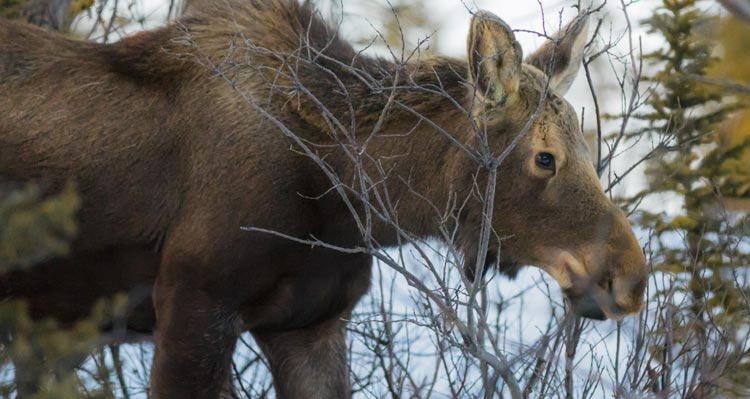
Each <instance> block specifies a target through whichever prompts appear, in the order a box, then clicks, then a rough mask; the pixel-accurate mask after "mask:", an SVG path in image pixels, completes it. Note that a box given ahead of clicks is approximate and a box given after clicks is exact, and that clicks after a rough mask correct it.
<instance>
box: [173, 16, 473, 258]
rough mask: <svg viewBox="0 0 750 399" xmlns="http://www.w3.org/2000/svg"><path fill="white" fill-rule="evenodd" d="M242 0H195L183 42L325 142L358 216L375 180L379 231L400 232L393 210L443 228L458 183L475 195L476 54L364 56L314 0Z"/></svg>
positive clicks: (423, 227) (316, 143) (389, 241)
mask: <svg viewBox="0 0 750 399" xmlns="http://www.w3.org/2000/svg"><path fill="white" fill-rule="evenodd" d="M279 4H281V2H280V3H279ZM298 6H299V4H298V3H296V2H290V3H288V4H285V5H284V7H291V8H295V7H298ZM234 7H235V8H236V7H241V8H245V7H247V9H246V10H245V12H244V13H243V12H239V11H237V10H234V12H232V13H227V11H226V10H223V9H221V8H206V9H205V10H197V11H195V12H193V13H192V14H193V16H191V17H189V18H188V19H186V20H185V21H184V23H185V25H186V27H187V29H185V30H184V31H183V33H184V32H187V35H189V36H190V37H189V40H182V42H183V43H188V47H189V48H188V49H187V50H185V51H184V52H188V53H195V54H196V58H199V59H201V62H202V63H204V64H205V63H213V64H214V65H224V66H226V67H227V68H226V69H225V70H224V71H219V73H222V74H224V77H226V78H228V79H229V80H232V81H233V82H234V83H233V84H235V85H236V87H233V90H236V89H237V88H239V90H241V91H242V92H244V93H245V94H246V95H247V94H248V93H249V96H250V97H253V98H254V99H255V101H257V102H259V103H261V102H262V103H263V104H262V106H263V107H267V110H268V111H269V113H271V114H273V115H275V116H276V117H277V118H278V119H279V120H281V121H283V122H284V123H288V124H290V126H293V127H294V128H295V130H294V134H297V135H299V136H300V138H301V139H302V141H303V142H305V143H313V144H312V147H313V148H312V150H313V153H315V152H317V153H319V154H324V158H325V162H326V163H327V164H329V165H330V166H331V169H332V171H333V172H334V173H335V175H336V176H337V178H338V179H339V180H340V182H341V183H342V184H346V185H349V186H350V187H351V190H352V191H354V192H357V193H359V194H358V195H354V196H353V197H359V198H352V199H353V201H352V203H354V204H355V206H356V207H357V209H358V213H359V214H360V216H363V215H364V214H365V209H366V208H367V205H365V204H364V202H365V201H363V198H362V197H363V196H362V193H363V192H366V193H367V195H366V197H367V198H366V201H367V202H369V203H370V205H371V206H372V207H374V209H375V210H376V212H374V213H372V220H373V225H372V230H371V233H372V235H373V238H375V240H377V241H378V243H380V244H381V245H386V246H389V245H396V244H398V240H397V236H398V234H397V229H396V228H394V226H393V224H392V223H389V222H385V221H383V219H384V218H385V219H388V220H390V221H392V222H396V223H397V224H398V226H399V228H400V229H401V230H403V231H405V232H408V233H409V234H413V235H417V236H421V237H425V236H437V235H438V227H439V223H438V222H439V219H440V217H441V216H442V215H441V214H440V212H444V211H445V210H446V208H447V207H448V204H449V201H450V200H451V198H455V197H453V196H454V195H457V197H458V198H459V201H462V199H465V198H466V197H467V196H468V194H469V192H470V191H471V188H472V182H473V179H472V176H473V174H474V173H475V172H476V171H477V169H478V165H477V164H476V163H475V162H473V161H472V160H471V157H470V156H469V155H468V154H466V153H465V152H464V151H463V150H462V149H460V148H459V146H457V145H456V143H462V144H464V145H467V146H472V143H470V142H471V140H472V138H471V137H473V135H472V134H471V128H470V125H471V122H470V118H471V115H470V113H469V112H467V111H466V109H468V105H467V104H468V103H469V101H467V98H468V97H469V96H468V92H469V90H468V88H467V85H466V78H465V76H466V71H467V65H466V63H465V62H462V61H458V60H453V59H447V58H436V59H432V60H427V61H416V62H408V63H400V64H396V63H394V62H390V61H386V60H383V59H379V58H370V57H367V56H364V55H362V54H360V53H358V52H356V51H355V50H354V49H353V48H352V47H351V45H349V44H348V43H347V42H345V41H343V40H341V39H340V38H339V37H338V35H337V34H336V33H335V31H333V30H332V29H329V28H328V27H327V26H326V25H325V23H323V22H322V21H320V20H319V19H318V18H317V17H316V16H315V15H314V13H312V12H311V11H310V10H309V8H307V6H299V7H300V8H299V9H293V10H291V11H290V10H287V9H285V10H275V11H274V10H271V9H269V10H266V9H256V8H252V7H249V6H247V5H246V4H245V3H236V4H234ZM269 7H271V8H273V7H276V3H273V4H271V5H270V6H269ZM237 15H242V16H243V18H245V17H247V18H246V20H245V19H241V20H240V19H237V18H238V17H237ZM279 18H281V19H282V21H279V20H278V19H279ZM222 20H226V21H224V22H222ZM264 24H268V26H264ZM237 29H240V30H242V32H241V33H242V34H241V35H239V34H238V33H237ZM269 30H270V31H269ZM238 38H242V40H241V41H238V40H239V39H238ZM195 49H198V52H196V51H195ZM175 52H181V51H180V50H179V49H178V50H175ZM205 57H208V59H206V58H205ZM210 58H213V60H211V59H210ZM214 72H216V71H214ZM364 176H366V178H364V179H363V177H364ZM331 184H332V182H331V181H330V176H329V177H326V178H323V179H322V180H321V184H320V187H318V188H319V189H321V190H322V191H323V192H325V191H330V187H331ZM341 194H342V193H341V192H339V193H333V194H331V195H339V196H340V195H341ZM349 194H351V191H350V192H349ZM339 209H341V212H345V213H346V212H351V209H350V208H348V207H339ZM332 217H333V218H335V219H336V220H351V215H344V214H342V215H333V216H332ZM362 219H363V220H365V219H366V218H362ZM343 223H345V222H343Z"/></svg>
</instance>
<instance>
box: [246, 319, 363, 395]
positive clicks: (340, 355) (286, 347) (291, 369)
mask: <svg viewBox="0 0 750 399" xmlns="http://www.w3.org/2000/svg"><path fill="white" fill-rule="evenodd" d="M253 336H254V337H255V340H256V342H258V345H259V346H260V348H261V350H262V351H263V353H264V354H265V355H266V357H267V358H268V363H269V364H270V365H271V372H272V374H273V380H274V387H275V388H276V395H277V397H278V398H279V399H344V398H351V388H350V386H349V367H348V365H347V359H346V353H347V350H346V330H345V322H344V321H343V320H341V319H339V318H336V319H332V320H329V321H326V322H323V323H319V324H316V325H313V326H310V327H306V328H301V329H295V330H290V331H282V332H280V331H260V332H253Z"/></svg>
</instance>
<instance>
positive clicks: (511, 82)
mask: <svg viewBox="0 0 750 399" xmlns="http://www.w3.org/2000/svg"><path fill="white" fill-rule="evenodd" d="M468 48H469V75H470V76H469V79H470V81H471V82H472V83H473V84H474V88H475V90H476V95H477V97H478V98H479V99H480V100H482V101H484V103H485V104H486V105H489V106H495V105H503V104H504V103H505V101H506V100H507V99H508V98H509V97H511V96H513V95H515V94H516V93H517V92H518V84H519V81H520V74H521V62H522V61H523V51H522V50H521V45H520V44H519V43H518V42H517V41H516V36H515V35H514V34H513V31H512V30H511V29H510V27H509V26H508V24H506V23H505V22H504V21H503V20H502V19H500V18H499V17H498V16H496V15H495V14H492V13H490V12H487V11H479V12H477V13H476V14H474V18H472V20H471V30H470V31H469V43H468Z"/></svg>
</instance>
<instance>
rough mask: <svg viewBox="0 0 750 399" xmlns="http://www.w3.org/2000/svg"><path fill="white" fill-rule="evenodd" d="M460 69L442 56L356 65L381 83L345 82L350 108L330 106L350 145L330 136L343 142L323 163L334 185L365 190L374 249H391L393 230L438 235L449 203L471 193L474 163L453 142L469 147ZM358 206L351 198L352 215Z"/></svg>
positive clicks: (395, 233)
mask: <svg viewBox="0 0 750 399" xmlns="http://www.w3.org/2000/svg"><path fill="white" fill-rule="evenodd" d="M374 67H377V69H375V68H374ZM386 68H387V69H386ZM397 68H401V70H400V71H397ZM465 69H466V66H465V64H464V63H462V62H460V61H456V60H451V59H444V58H437V59H433V60H430V61H422V62H420V63H411V64H406V65H401V66H400V67H397V66H396V65H395V64H391V63H387V64H386V63H384V62H383V61H381V60H364V61H363V62H362V63H361V65H360V70H361V71H368V70H371V71H372V72H371V74H375V73H380V76H379V81H380V82H385V83H383V84H382V85H381V86H379V87H377V88H375V89H373V88H372V87H362V86H364V84H363V83H359V84H358V83H357V81H356V80H353V81H351V83H350V84H351V86H347V89H348V90H349V91H350V92H357V93H362V94H361V95H360V96H359V97H357V98H356V99H354V100H351V103H352V104H347V105H351V106H352V107H351V108H350V107H347V108H343V107H341V108H335V106H334V107H331V108H330V109H331V110H335V111H333V112H332V114H333V115H335V116H336V117H337V119H338V120H339V121H350V120H351V121H354V123H353V125H352V126H353V127H352V129H350V130H349V131H348V132H346V133H348V134H352V133H353V140H348V139H349V138H348V137H347V138H346V139H341V137H343V135H341V132H337V133H338V134H339V142H342V144H343V145H341V146H339V147H338V148H337V149H335V150H333V152H332V155H333V156H332V157H331V159H332V160H335V161H333V162H334V168H335V169H336V171H337V173H338V174H339V176H340V177H341V178H342V182H345V183H348V184H350V185H351V186H352V188H353V190H354V191H355V192H357V193H359V195H362V193H363V192H364V191H365V190H367V195H366V199H365V201H366V202H368V203H369V204H370V205H369V207H371V208H374V210H375V212H372V219H373V222H374V223H373V227H372V234H373V238H374V239H375V240H376V241H377V242H378V243H379V244H380V245H384V246H391V245H397V244H398V243H399V241H398V233H399V230H402V231H403V232H406V233H408V234H409V235H414V236H418V237H436V236H439V235H440V232H439V231H438V229H439V227H440V224H441V223H448V224H450V223H453V222H455V221H454V220H449V221H445V220H442V221H441V218H444V217H445V211H446V210H447V209H449V206H450V202H451V200H455V199H456V198H459V200H458V201H459V202H460V201H462V200H463V199H466V197H467V195H468V194H469V192H470V191H471V187H472V182H473V178H472V177H473V175H474V174H475V173H476V171H477V170H478V166H479V165H478V164H477V163H476V162H474V161H473V160H472V158H471V157H470V156H469V155H468V154H467V153H466V152H465V151H464V150H463V149H461V148H460V146H459V145H458V144H459V143H460V144H461V145H467V146H472V143H471V137H472V134H471V133H470V132H471V129H470V127H469V126H470V123H471V122H470V118H471V116H470V115H469V113H468V112H467V111H465V107H466V105H465V103H466V102H467V101H466V97H467V93H468V90H467V88H466V86H465V83H464V78H463V77H462V75H461V74H462V73H463V72H464V71H465ZM376 71H377V72H376ZM383 71H386V72H383ZM398 76H403V77H405V78H403V80H400V79H398V78H397V77H398ZM338 78H339V79H340V80H346V77H344V76H339V77H338ZM302 83H303V84H305V83H307V82H302ZM310 83H311V84H312V82H310ZM315 84H318V85H319V84H320V81H317V82H316V83H315ZM328 99H329V100H328V101H327V102H328V103H335V101H331V100H330V96H328ZM324 102H325V101H324ZM351 109H353V110H354V118H351ZM307 119H310V118H309V117H308V118H307ZM312 122H313V123H314V124H316V125H318V126H320V124H319V123H316V122H317V121H315V120H313V121H312ZM330 126H331V125H330V124H328V125H327V126H320V129H321V130H323V129H325V128H328V129H329V130H328V131H327V133H329V134H330V133H331V130H332V129H331V128H330ZM334 130H335V129H334ZM352 130H353V132H352ZM323 131H324V132H326V131H325V130H323ZM352 142H356V147H355V146H354V145H349V143H352ZM345 152H348V154H345ZM357 153H359V154H361V156H360V157H357V156H356V154H357ZM363 180H364V182H363ZM362 183H364V184H362ZM365 201H361V199H360V201H355V202H358V203H359V205H360V212H359V213H360V215H362V214H364V209H366V208H367V207H368V205H366V204H364V202H365ZM454 205H455V204H454ZM383 219H385V220H383ZM449 219H450V218H449ZM363 220H364V218H363ZM394 224H396V225H397V227H396V226H395V225H394ZM443 227H448V228H450V227H451V226H445V225H444V226H443Z"/></svg>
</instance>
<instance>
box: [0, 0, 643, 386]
mask: <svg viewBox="0 0 750 399" xmlns="http://www.w3.org/2000/svg"><path fill="white" fill-rule="evenodd" d="M586 26H587V24H586V19H585V18H584V17H581V18H578V19H576V20H574V21H573V22H571V23H570V24H569V25H568V26H567V27H565V28H564V29H563V30H561V32H560V33H558V35H557V36H556V38H557V39H556V40H553V41H550V42H549V43H547V44H546V45H545V46H543V47H542V48H540V49H539V50H537V52H535V53H533V54H531V55H529V56H528V57H526V59H525V61H524V58H523V54H522V50H521V48H520V46H519V44H518V42H517V41H516V40H515V37H514V34H513V32H512V30H511V29H510V28H509V27H508V25H506V24H505V23H504V22H503V21H502V20H500V19H499V18H498V17H496V16H494V15H492V14H490V13H487V12H478V13H476V14H475V15H474V17H473V19H472V23H471V30H470V33H469V37H468V44H469V46H468V47H469V50H468V60H467V61H462V60H456V59H449V58H434V59H430V60H420V61H413V62H408V63H395V62H392V61H388V60H384V59H380V58H373V57H368V56H365V55H362V54H359V53H358V52H356V51H355V50H354V49H353V48H352V47H351V46H350V45H349V44H348V43H347V42H345V41H344V40H342V39H341V38H339V36H338V35H337V34H336V32H335V29H333V28H331V27H329V26H328V25H327V24H326V23H325V22H324V21H322V20H321V19H320V18H319V17H318V16H317V15H316V14H315V12H314V11H313V10H312V9H311V8H310V7H309V6H308V5H300V4H298V3H297V2H296V1H293V0H217V1H215V2H208V1H204V2H202V3H201V2H199V3H198V4H196V5H195V6H194V7H193V9H192V10H190V11H189V12H188V14H187V15H186V16H185V17H183V18H182V19H180V20H178V21H176V22H174V23H172V24H170V25H169V26H166V27H164V28H160V29H157V30H153V31H148V32H142V33H139V34H136V35H135V36H132V37H129V38H125V39H123V40H122V41H120V42H117V43H114V44H109V45H102V44H97V43H89V42H81V41H74V40H70V39H67V38H64V37H62V36H60V35H56V34H52V33H48V32H45V31H42V30H40V29H36V28H33V27H30V26H25V25H21V24H17V23H13V22H9V21H5V20H0V93H1V95H0V110H1V111H0V179H3V180H5V181H12V182H17V183H24V182H29V181H33V182H37V183H40V184H43V185H44V186H45V187H48V188H49V189H50V190H52V191H54V190H56V189H57V188H60V187H62V186H63V185H64V184H66V183H67V182H73V183H74V184H75V186H76V188H77V190H78V191H79V193H80V196H81V199H82V207H81V210H80V212H79V214H78V220H79V223H80V234H79V236H78V237H77V239H76V240H75V242H74V243H73V245H72V251H71V253H70V254H69V255H68V256H67V257H64V258H61V259H51V260H49V261H47V262H45V263H43V264H41V265H39V266H37V267H34V268H32V269H31V270H30V271H26V272H12V273H7V274H5V275H2V276H0V292H1V293H2V294H3V295H4V297H6V298H7V297H15V298H23V299H25V300H27V301H28V303H29V307H30V311H31V313H32V316H33V317H35V318H42V317H48V316H52V317H55V318H57V319H59V320H60V321H61V322H63V323H72V322H73V321H75V320H77V319H79V318H81V317H85V316H86V315H87V314H88V312H89V310H90V307H91V306H92V304H93V303H94V302H95V301H96V300H97V298H100V297H105V296H111V295H113V294H114V293H117V292H125V293H127V294H129V296H130V299H131V303H132V306H131V311H130V313H129V315H128V318H127V320H126V321H127V327H128V329H130V330H132V331H138V332H144V333H152V332H153V334H154V339H155V355H154V363H153V368H152V370H151V388H150V396H151V397H153V398H159V399H166V398H217V397H218V396H219V393H220V391H221V389H222V385H223V382H224V381H226V380H227V378H228V375H229V367H230V361H231V356H232V351H233V348H234V346H235V342H236V340H237V338H238V335H239V334H240V333H241V332H242V331H250V332H251V333H252V334H253V336H254V338H255V339H256V341H257V342H258V344H259V345H260V347H261V348H262V350H263V353H264V354H265V356H266V357H267V358H268V362H269V364H270V366H271V368H272V373H273V377H274V382H275V386H276V390H277V393H278V397H283V398H305V399H314V398H321V399H322V398H325V399H330V398H346V397H349V396H350V388H349V382H348V369H347V364H346V342H345V321H344V320H345V319H347V315H348V314H349V313H350V312H351V311H352V309H353V307H354V306H355V305H356V303H357V301H358V300H359V298H360V297H362V295H364V294H365V292H366V291H367V290H368V287H369V284H370V267H371V256H370V255H368V253H367V252H368V251H367V250H361V251H341V250H336V249H335V248H333V247H334V246H335V247H338V248H365V249H366V248H368V247H370V246H371V245H372V243H377V244H378V245H380V246H393V245H397V244H398V242H399V241H398V238H399V234H402V232H404V231H406V232H408V233H409V234H412V235H414V236H418V237H438V236H439V228H440V227H441V225H440V223H441V221H440V220H439V218H438V215H437V214H436V213H435V209H436V208H435V207H437V208H438V209H444V208H445V207H446V205H447V204H449V203H450V201H452V200H453V198H456V197H457V196H460V198H465V199H466V201H465V205H464V206H463V207H461V208H460V210H459V211H457V212H458V214H457V215H456V217H455V219H454V220H455V221H454V222H453V223H456V224H457V225H456V226H453V227H456V229H457V231H458V235H457V240H456V242H455V243H453V244H454V246H455V247H456V249H457V250H458V251H459V252H460V253H461V254H463V256H464V260H465V269H466V270H465V272H466V273H468V274H469V275H473V274H474V273H476V272H477V271H478V270H477V269H482V270H485V267H483V264H481V263H480V260H481V259H488V261H487V262H486V263H487V265H486V266H487V267H489V266H491V264H492V263H493V262H491V261H493V260H495V259H499V261H498V262H496V264H495V265H494V266H495V268H496V269H497V270H498V271H499V272H501V273H506V274H508V275H513V274H515V273H516V272H517V270H518V269H519V268H520V267H522V266H523V265H535V266H538V267H540V268H542V269H544V270H545V271H547V272H548V273H549V274H550V275H552V276H553V277H554V278H555V279H556V280H557V281H558V282H559V283H560V286H561V289H562V290H563V292H564V293H565V295H566V296H567V297H568V298H569V300H570V302H571V304H572V305H573V309H574V310H575V311H576V312H578V313H579V314H581V315H583V316H587V317H592V318H598V319H602V318H605V317H609V318H616V319H617V318H621V317H623V316H625V315H627V314H630V313H634V312H637V311H639V309H640V307H641V305H642V300H643V298H642V297H643V292H644V287H645V283H646V266H645V259H644V257H643V254H642V252H641V250H640V247H639V245H638V242H637V241H636V239H635V237H634V235H633V232H632V230H631V227H630V225H629V224H628V222H627V220H626V219H625V217H624V215H623V214H622V212H621V211H620V210H619V209H618V208H617V207H616V206H615V205H613V204H612V203H611V202H610V201H609V199H608V198H607V197H606V195H605V194H604V192H603V190H602V188H601V186H600V183H599V181H598V178H597V175H596V173H595V171H594V168H593V166H592V165H591V162H590V160H589V155H588V152H587V149H586V146H585V144H584V140H583V137H582V135H581V133H580V129H579V127H578V123H577V118H576V115H575V113H574V111H573V107H572V106H571V105H570V104H568V103H567V102H566V101H565V100H564V99H562V97H561V95H562V94H563V93H564V92H565V91H566V90H567V88H568V87H569V86H570V83H571V82H572V80H573V78H574V77H575V75H576V73H577V71H578V69H579V65H580V63H581V57H582V51H583V45H584V43H585V40H586V32H587V29H586ZM527 124H528V126H526V125H527ZM524 129H525V130H524ZM482 132H484V133H482ZM519 134H521V135H519ZM483 145H484V146H485V147H487V149H488V150H489V151H490V152H492V153H495V154H500V153H502V152H503V150H505V149H506V148H509V146H513V147H512V151H510V152H509V153H508V154H507V156H506V157H505V158H504V160H503V161H502V163H501V164H500V165H499V166H498V167H497V177H496V186H497V187H498V188H497V190H496V194H495V196H494V202H493V206H494V213H493V214H492V215H493V216H492V219H491V220H489V221H487V222H488V223H491V227H492V228H493V229H494V230H495V231H496V232H498V234H499V235H502V236H507V237H510V238H507V239H505V240H504V241H502V251H500V252H498V251H497V249H492V248H490V249H488V252H487V253H486V254H478V250H479V247H478V243H479V242H480V231H481V230H482V226H481V225H482V223H483V221H485V218H484V217H483V212H484V209H485V206H484V205H485V204H483V203H482V201H481V196H480V195H473V194H472V193H474V190H475V186H474V185H475V183H476V182H477V181H479V180H481V179H482V178H486V177H487V176H488V175H487V168H485V166H486V165H484V164H483V163H482V162H481V159H482V157H481V156H478V155H477V153H476V151H474V150H473V149H480V148H484V147H483ZM352 148H356V149H357V150H358V151H354V152H352V151H349V150H350V149H352ZM348 149H349V150H348ZM352 154H359V157H360V158H358V160H357V162H354V161H353V158H352ZM355 158H356V157H355ZM361 159H364V161H361ZM383 171H387V173H383ZM363 174H364V175H369V176H380V177H382V179H381V180H382V181H380V182H379V185H378V186H377V187H374V186H373V187H368V188H366V189H361V190H360V191H358V192H354V191H356V190H354V191H352V190H353V187H360V188H361V187H362V186H361V185H360V183H361V182H362V176H363ZM383 187H387V190H384V189H383ZM368 190H369V191H368ZM377 190H382V191H379V193H380V194H384V193H385V194H384V195H387V200H383V198H382V197H381V201H382V202H381V204H385V203H387V204H389V205H388V206H386V205H382V212H381V213H378V212H372V210H373V209H381V208H378V206H380V205H378V203H376V200H375V199H373V200H372V201H373V202H372V203H366V202H365V201H364V200H363V196H362V195H361V194H362V193H363V192H372V193H375V192H376V191H377ZM368 209H369V210H368ZM367 215H370V217H369V218H368V216H367ZM373 215H374V216H373ZM362 220H369V222H367V223H361V221H362ZM394 220H397V224H396V223H394V222H393V221H394ZM242 226H252V227H254V228H256V230H254V231H244V230H242V229H241V227H242ZM443 227H444V226H443ZM258 229H264V230H266V231H259V230H258ZM268 232H275V234H270V233H268ZM310 237H315V239H316V240H319V242H322V243H329V244H330V245H329V246H321V245H318V246H312V247H311V246H310V245H306V244H305V243H304V242H301V241H304V240H307V239H309V238H310ZM498 255H499V256H498ZM477 263H480V264H479V265H477Z"/></svg>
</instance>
